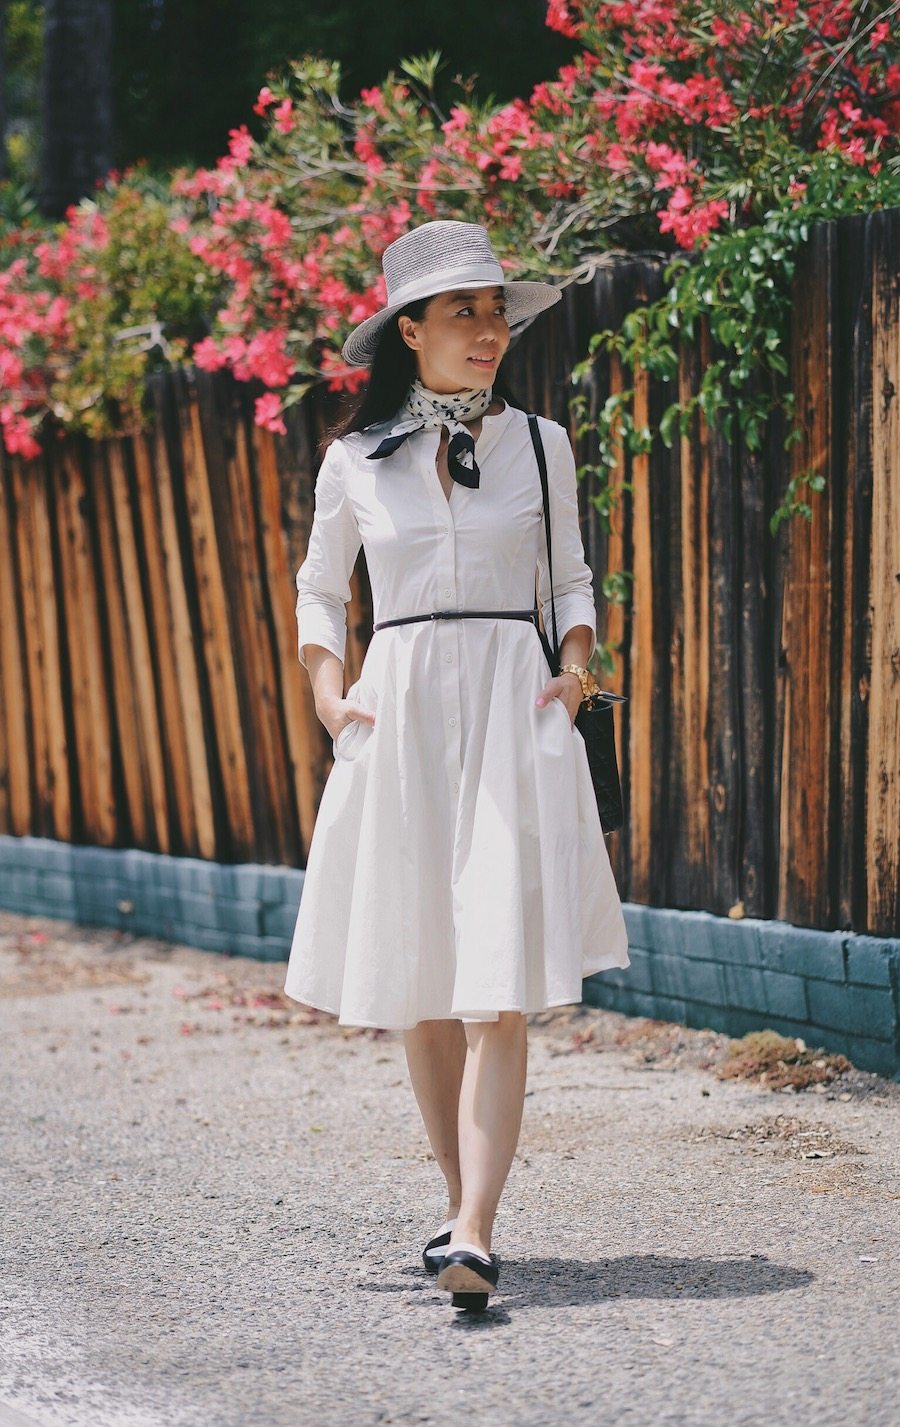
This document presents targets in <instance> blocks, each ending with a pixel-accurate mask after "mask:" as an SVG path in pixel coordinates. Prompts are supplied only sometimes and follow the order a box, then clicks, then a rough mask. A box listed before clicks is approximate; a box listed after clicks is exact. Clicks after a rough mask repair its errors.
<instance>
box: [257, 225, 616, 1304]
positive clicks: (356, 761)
mask: <svg viewBox="0 0 900 1427" xmlns="http://www.w3.org/2000/svg"><path fill="white" fill-rule="evenodd" d="M383 267H384V274H385V280H386V284H387V294H388V297H387V303H386V305H385V306H384V308H383V309H382V310H381V311H380V312H378V313H376V314H375V315H374V316H372V317H370V318H368V319H367V320H366V321H365V322H363V323H362V324H361V325H360V326H359V327H357V328H356V329H355V331H354V332H353V333H352V334H351V335H350V337H349V338H348V340H347V342H346V344H345V346H344V357H345V359H346V360H347V362H348V363H350V364H351V365H356V366H364V367H371V373H370V378H369V383H368V387H367V390H366V393H365V395H364V397H363V399H362V401H361V403H360V404H359V405H358V407H357V410H356V412H355V413H354V414H353V415H352V416H351V417H350V418H349V419H348V420H347V421H346V422H345V423H344V425H343V427H342V428H341V430H340V432H339V435H338V438H337V439H335V440H334V441H333V442H332V444H331V445H330V446H329V448H328V451H327V453H326V456H325V459H324V461H323V463H322V467H321V470H320V472H319V476H318V480H317V483H316V506H315V518H314V521H313V527H312V531H311V534H310V539H309V546H308V551H307V555H306V558H305V560H304V562H303V564H302V565H301V567H300V569H299V570H298V572H297V588H298V597H297V621H298V641H299V655H300V660H301V663H303V664H304V665H305V666H306V668H307V671H308V673H309V677H310V680H311V683H312V688H313V693H314V697H315V704H316V712H317V714H318V716H319V718H320V719H321V721H322V722H323V724H324V725H325V727H326V728H327V729H328V731H329V733H330V734H331V735H332V738H333V750H334V764H333V767H332V769H331V771H330V773H329V776H328V779H327V781H326V784H325V787H324V790H323V793H322V798H321V801H320V804H319V810H318V815H317V820H316V826H315V830H314V835H313V838H312V841H311V844H310V849H309V856H308V859H307V867H306V873H305V879H304V883H303V892H302V898H301V903H300V910H299V913H298V917H297V923H296V929H295V932H294V938H293V944H292V948H291V956H290V962H289V965H288V970H287V979H286V983H285V990H286V992H287V994H288V995H290V996H292V997H293V998H294V999H296V1000H298V1001H301V1002H303V1003H305V1004H307V1005H312V1006H315V1007H318V1008H320V1009H322V1010H326V1011H330V1012H332V1013H334V1014H336V1015H338V1017H339V1019H340V1022H341V1024H345V1025H363V1026H379V1027H392V1028H396V1029H402V1030H403V1032H404V1039H405V1046H406V1056H407V1063H408V1065H409V1071H410V1077H411V1080H412V1085H413V1089H414V1092H415V1095H416V1099H417V1101H418V1104H419V1108H420V1110H421V1112H422V1117H423V1120H424V1122H425V1128H426V1131H427V1133H428V1137H429V1140H430V1142H431V1146H432V1149H433V1151H434V1155H435V1159H436V1160H437V1163H438V1166H439V1167H440V1169H441V1171H442V1173H443V1175H444V1178H445V1180H446V1183H447V1195H448V1204H447V1213H446V1217H445V1221H444V1223H443V1224H442V1225H441V1226H440V1228H439V1229H438V1230H437V1232H436V1233H435V1234H434V1235H433V1236H432V1238H431V1239H430V1240H429V1242H428V1244H427V1245H426V1248H425V1253H424V1255H423V1257H424V1262H425V1266H426V1268H428V1269H429V1270H430V1271H432V1272H435V1273H438V1274H439V1276H438V1279H437V1283H438V1287H440V1288H446V1289H447V1290H448V1291H450V1292H451V1293H452V1294H453V1302H454V1303H455V1304H456V1305H457V1306H461V1307H469V1308H471V1307H476V1308H478V1307H483V1306H484V1305H485V1304H486V1302H487V1297H486V1295H489V1294H490V1293H493V1292H494V1290H495V1288H496V1286H497V1283H498V1280H499V1270H498V1265H497V1260H496V1256H494V1255H492V1253H491V1235H492V1230H493V1225H494V1218H495V1215H496V1211H497V1205H498V1202H499V1199H500V1195H501V1192H502V1190H503V1187H504V1184H505V1182H506V1178H507V1175H508V1172H509V1169H510V1165H511V1163H512V1158H513V1155H514V1153H515V1149H516V1144H517V1141H518V1136H519V1129H520V1125H521V1118H522V1106H523V1099H524V1092H525V1075H526V1056H527V1049H526V1020H525V1017H526V1015H527V1014H528V1013H530V1012H534V1011H538V1010H543V1009H545V1008H547V1007H550V1006H559V1005H566V1004H571V1003H573V1002H578V1001H580V999H581V982H582V978H583V977H584V976H587V975H590V974H592V973H594V972H597V971H602V970H605V969H607V968H610V967H624V966H628V965H629V958H628V949H627V936H626V931H625V923H624V919H623V916H622V908H621V903H620V901H619V897H618V894H617V889H616V885H615V881H614V878H613V874H612V870H611V867H610V863H609V857H608V854H607V850H606V844H605V842H604V839H603V832H602V828H601V825H600V820H599V815H598V812H597V804H596V800H595V796H594V791H593V786H592V783H591V777H590V772H589V768H588V762H587V753H586V750H585V746H584V740H583V739H582V737H581V734H580V733H579V732H578V730H577V729H576V728H575V727H574V718H575V714H576V712H577V709H578V704H579V701H580V700H581V699H582V697H583V696H584V694H585V690H586V689H587V688H589V687H590V686H591V684H592V682H593V680H592V676H591V675H589V674H588V673H587V670H586V667H585V666H586V665H587V662H588V659H589V658H590V656H591V654H592V652H593V650H594V648H595V644H596V624H595V610H594V595H593V589H592V583H591V572H590V569H589V567H588V566H587V564H586V563H585V558H584V549H583V546H582V542H581V535H580V530H579V521H578V504H577V494H576V476H575V464H574V460H573V456H572V451H571V448H570V446H569V441H568V437H567V435H566V432H565V430H564V429H563V428H562V427H561V426H559V425H557V424H556V423H555V422H552V421H547V420H543V419H541V420H540V423H539V427H540V431H541V436H542V438H543V443H544V447H545V451H546V456H547V464H548V472H549V491H550V517H551V533H552V542H553V555H554V561H553V574H554V588H553V596H554V603H555V608H556V621H557V628H558V633H559V637H560V641H561V646H560V647H561V658H560V663H561V666H563V671H562V672H560V674H559V675H558V676H557V677H551V676H550V672H549V668H548V664H547V660H546V657H545V655H544V652H543V648H542V645H541V641H540V638H539V636H538V633H537V630H536V628H535V623H534V603H535V601H534V595H535V578H536V576H537V585H538V593H539V596H540V600H541V603H542V605H544V604H545V603H546V602H547V601H548V600H549V598H550V593H551V591H550V586H549V580H548V573H547V563H546V542H545V540H544V538H543V515H542V508H543V502H542V494H541V483H540V479H539V475H538V468H537V465H536V461H535V451H534V448H533V446H532V442H531V439H530V433H529V427H528V422H527V417H526V415H525V413H524V412H522V411H519V410H517V409H516V408H515V407H514V406H513V405H512V404H511V403H510V402H509V401H505V400H504V399H503V398H502V396H501V395H500V392H501V384H500V382H499V381H498V371H499V367H500V363H501V361H502V359H503V356H504V353H505V352H506V350H507V347H508V346H509V342H510V335H511V332H512V333H513V334H515V333H516V332H517V331H518V330H521V328H522V327H523V326H525V325H527V324H528V323H529V322H530V321H532V320H533V319H534V318H535V317H536V316H537V315H538V314H539V313H540V312H542V311H543V310H544V309H546V308H548V307H550V306H551V305H552V304H553V303H554V302H556V301H558V300H559V297H560V293H559V290H558V289H556V288H553V287H551V286H550V285H549V284H546V283H515V282H513V283H507V282H505V280H504V274H503V269H502V268H501V266H500V264H499V263H498V261H497V259H496V258H495V256H494V253H493V251H492V249H491V245H490V240H489V237H488V235H487V233H486V231H485V230H484V229H483V228H482V227H480V226H479V225H477V224H470V223H456V222H435V223H425V224H422V225H421V226H420V227H417V228H415V229H413V230H411V231H410V232H408V233H405V234H403V236H402V237H400V238H398V239H397V240H396V242H394V243H392V244H391V245H390V247H388V248H387V250H386V251H385V253H384V257H383ZM360 545H362V546H363V547H364V549H365V555H366V564H367V569H368V573H369V579H370V583H371V588H372V597H373V606H374V616H375V619H374V633H373V637H372V640H371V643H370V644H369V646H368V649H367V651H366V655H365V658H364V660H363V664H362V668H361V671H360V676H359V679H358V680H357V682H356V683H355V684H354V685H353V686H352V687H351V688H349V689H348V690H347V692H346V694H344V693H343V658H344V651H345V641H346V606H347V603H348V601H349V599H350V576H351V573H352V571H353V567H354V564H355V562H356V558H357V554H358V552H359V549H360ZM547 616H548V618H549V609H548V610H547ZM565 666H568V668H567V669H566V668H565Z"/></svg>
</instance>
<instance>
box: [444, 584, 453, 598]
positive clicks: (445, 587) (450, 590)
mask: <svg viewBox="0 0 900 1427" xmlns="http://www.w3.org/2000/svg"><path fill="white" fill-rule="evenodd" d="M452 593H453V590H452V589H451V588H450V586H449V585H445V586H444V594H445V595H446V596H447V597H448V599H449V597H450V595H452Z"/></svg>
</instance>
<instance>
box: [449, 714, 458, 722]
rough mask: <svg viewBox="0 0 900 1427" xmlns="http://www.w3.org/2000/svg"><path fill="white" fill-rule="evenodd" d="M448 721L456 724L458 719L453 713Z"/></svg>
mask: <svg viewBox="0 0 900 1427" xmlns="http://www.w3.org/2000/svg"><path fill="white" fill-rule="evenodd" d="M447 722H448V723H450V724H455V723H456V719H455V718H454V717H453V715H452V714H451V715H450V717H449V718H448V720H447Z"/></svg>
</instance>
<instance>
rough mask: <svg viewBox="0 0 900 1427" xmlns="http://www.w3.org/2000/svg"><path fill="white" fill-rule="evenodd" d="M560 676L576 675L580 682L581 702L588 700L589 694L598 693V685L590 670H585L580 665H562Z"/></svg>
mask: <svg viewBox="0 0 900 1427" xmlns="http://www.w3.org/2000/svg"><path fill="white" fill-rule="evenodd" d="M559 672H560V673H561V674H577V675H578V678H579V679H580V681H581V698H582V701H584V700H585V699H589V698H590V697H591V694H599V693H600V685H599V684H598V683H597V680H596V679H595V678H594V676H593V674H592V673H591V671H590V669H585V668H584V666H583V665H582V664H563V666H562V668H561V669H560V671H559Z"/></svg>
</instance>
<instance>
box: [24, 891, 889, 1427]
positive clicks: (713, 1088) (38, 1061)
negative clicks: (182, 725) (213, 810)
mask: <svg viewBox="0 0 900 1427" xmlns="http://www.w3.org/2000/svg"><path fill="white" fill-rule="evenodd" d="M283 977H284V967H283V966H281V965H266V964H262V963H258V962H253V961H248V960H242V959H239V958H232V957H227V956H216V955H211V954H207V953H203V952H197V951H192V950H190V949H188V948H184V947H172V946H170V945H168V944H166V943H163V942H159V941H154V940H150V939H141V940H131V939H129V938H128V937H126V936H124V935H122V934H121V933H118V932H115V931H112V930H95V929H89V928H84V927H76V926H71V925H69V924H66V923H58V922H49V921H43V920H41V919H39V918H34V917H19V916H13V915H10V914H8V913H0V1037H2V1044H3V1057H2V1068H0V1103H2V1107H3V1108H2V1131H0V1135H2V1140H0V1213H2V1222H3V1233H2V1246H0V1308H2V1321H0V1427H307V1424H309V1427H313V1424H315V1427H376V1424H379V1427H382V1424H396V1425H397V1427H400V1425H401V1424H402V1427H432V1424H435V1427H438V1424H440V1427H444V1424H446V1427H450V1424H453V1427H457V1424H459V1423H461V1422H465V1421H469V1420H471V1421H477V1422H490V1421H492V1422H497V1423H499V1424H502V1427H556V1424H568V1423H570V1422H575V1421H583V1422H585V1423H590V1424H591V1427H607V1424H610V1427H611V1424H616V1427H651V1424H652V1427H667V1424H673V1427H674V1425H675V1424H677V1427H743V1424H746V1427H763V1425H764V1427H778V1425H779V1424H785V1427H788V1424H790V1427H797V1424H805V1423H809V1422H813V1423H815V1424H816V1427H831V1424H834V1427H837V1424H840V1427H900V1273H898V1246H900V1232H898V1230H900V1085H897V1084H895V1083H893V1082H888V1081H885V1080H880V1079H878V1077H876V1076H872V1075H867V1074H864V1073H862V1072H858V1071H851V1072H850V1073H848V1074H846V1075H844V1076H842V1077H840V1078H838V1079H836V1080H835V1081H834V1082H833V1083H831V1084H822V1085H819V1086H818V1087H816V1088H815V1089H809V1090H804V1091H802V1092H796V1091H794V1090H793V1089H787V1090H781V1091H778V1092H775V1091H773V1090H771V1089H769V1088H767V1087H766V1086H764V1085H761V1084H759V1083H757V1082H755V1081H748V1080H733V1079H731V1080H726V1079H722V1078H720V1077H719V1075H718V1074H717V1070H716V1067H717V1066H720V1065H721V1064H722V1057H723V1056H724V1055H725V1054H726V1052H727V1050H728V1042H727V1040H726V1038H725V1037H722V1036H717V1035H715V1034H714V1033H713V1032H691V1031H687V1030H685V1029H684V1028H683V1027H671V1026H665V1025H662V1024H660V1023H653V1022H636V1021H629V1020H628V1019H627V1018H625V1017H623V1016H618V1015H615V1014H612V1013H609V1012H602V1011H596V1010H581V1009H578V1008H572V1009H568V1008H567V1009H566V1010H564V1011H561V1012H558V1013H551V1014H548V1015H545V1016H539V1017H533V1018H532V1025H531V1028H530V1039H529V1072H528V1092H527V1098H526V1102H525V1119H524V1124H523V1130H522V1137H521V1141H520V1147H519V1151H518V1153H517V1156H516V1159H515V1162H514V1164H513V1169H512V1173H511V1175H510V1180H509V1183H508V1185H507V1189H506V1193H505V1196H504V1199H503V1201H502V1203H501V1208H500V1214H499V1216H498V1222H497V1228H496V1233H495V1240H494V1248H495V1250H496V1252H497V1253H498V1254H499V1255H500V1261H501V1281H500V1289H501V1291H500V1293H499V1294H498V1295H497V1297H496V1298H495V1299H494V1300H493V1307H492V1308H491V1309H490V1310H489V1311H488V1312H487V1313H485V1314H481V1315H476V1316H469V1315H460V1314H457V1313H455V1312H454V1310H453V1309H451V1308H450V1306H449V1303H448V1300H447V1295H445V1294H443V1293H440V1292H438V1291H437V1289H436V1288H435V1287H434V1281H433V1279H430V1278H428V1277H427V1276H426V1275H425V1274H424V1272H423V1271H422V1269H421V1266H420V1258H419V1254H420V1250H421V1246H422V1244H423V1242H424V1240H425V1238H427V1237H428V1235H429V1234H430V1233H431V1232H432V1231H433V1228H434V1227H435V1225H436V1224H437V1223H438V1222H439V1221H440V1219H441V1218H442V1217H443V1208H444V1205H443V1201H442V1197H441V1192H440V1189H441V1185H440V1176H439V1174H438V1172H437V1170H436V1168H435V1165H434V1162H433V1160H432V1158H431V1155H430V1153H429V1152H428V1151H427V1147H426V1141H425V1138H424V1132H423V1130H422V1127H421V1122H420V1120H419V1116H418V1110H417V1108H416V1104H415V1101H414V1099H413V1095H412V1091H411V1089H410V1086H409V1081H408V1077H407V1072H406V1063H405V1058H404V1054H403V1044H402V1038H401V1036H400V1035H399V1034H398V1033H394V1032H391V1033H378V1032H371V1031H356V1030H351V1029H347V1028H341V1027H338V1026H337V1025H336V1023H335V1022H334V1021H333V1020H332V1019H331V1018H329V1017H325V1016H317V1015H316V1014H315V1013H311V1012H305V1011H304V1010H303V1009H302V1008H301V1007H299V1006H297V1005H296V1003H293V1002H287V1001H286V1000H285V999H284V998H283V997H282V996H281V994H280V988H281V984H282V982H283Z"/></svg>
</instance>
